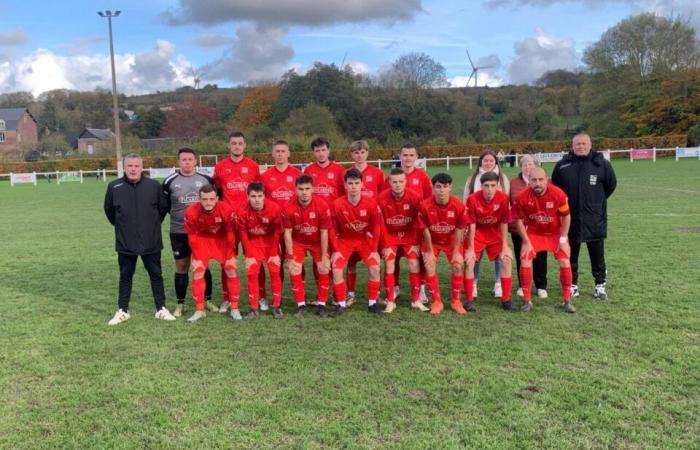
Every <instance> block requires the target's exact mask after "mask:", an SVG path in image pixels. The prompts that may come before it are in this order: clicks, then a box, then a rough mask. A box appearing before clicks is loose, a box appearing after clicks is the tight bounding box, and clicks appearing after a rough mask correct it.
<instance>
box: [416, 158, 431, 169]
mask: <svg viewBox="0 0 700 450" xmlns="http://www.w3.org/2000/svg"><path fill="white" fill-rule="evenodd" d="M414 167H418V168H419V169H425V168H426V167H428V160H427V159H425V158H418V159H416V162H415V164H414Z"/></svg>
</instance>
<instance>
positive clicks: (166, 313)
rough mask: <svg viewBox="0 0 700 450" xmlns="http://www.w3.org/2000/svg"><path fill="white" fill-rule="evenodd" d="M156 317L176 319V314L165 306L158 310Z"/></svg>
mask: <svg viewBox="0 0 700 450" xmlns="http://www.w3.org/2000/svg"><path fill="white" fill-rule="evenodd" d="M156 319H158V320H175V316H173V315H172V314H170V311H168V310H167V309H166V308H165V306H163V307H162V308H160V310H159V311H156Z"/></svg>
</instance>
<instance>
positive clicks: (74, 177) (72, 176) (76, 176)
mask: <svg viewBox="0 0 700 450" xmlns="http://www.w3.org/2000/svg"><path fill="white" fill-rule="evenodd" d="M71 181H77V182H79V183H82V181H83V179H82V177H81V176H80V172H61V173H60V175H59V177H58V182H59V183H68V182H71Z"/></svg>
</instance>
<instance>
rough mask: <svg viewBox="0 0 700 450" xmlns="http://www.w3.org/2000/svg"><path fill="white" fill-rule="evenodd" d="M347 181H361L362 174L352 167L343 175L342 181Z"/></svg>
mask: <svg viewBox="0 0 700 450" xmlns="http://www.w3.org/2000/svg"><path fill="white" fill-rule="evenodd" d="M348 180H362V172H360V171H359V170H357V169H355V168H354V167H353V168H352V169H348V170H347V172H345V175H343V181H348Z"/></svg>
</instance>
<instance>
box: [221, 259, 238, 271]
mask: <svg viewBox="0 0 700 450" xmlns="http://www.w3.org/2000/svg"><path fill="white" fill-rule="evenodd" d="M224 267H225V269H226V270H236V269H238V260H237V259H236V257H235V256H234V257H233V258H231V259H227V260H226V261H225V262H224Z"/></svg>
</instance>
